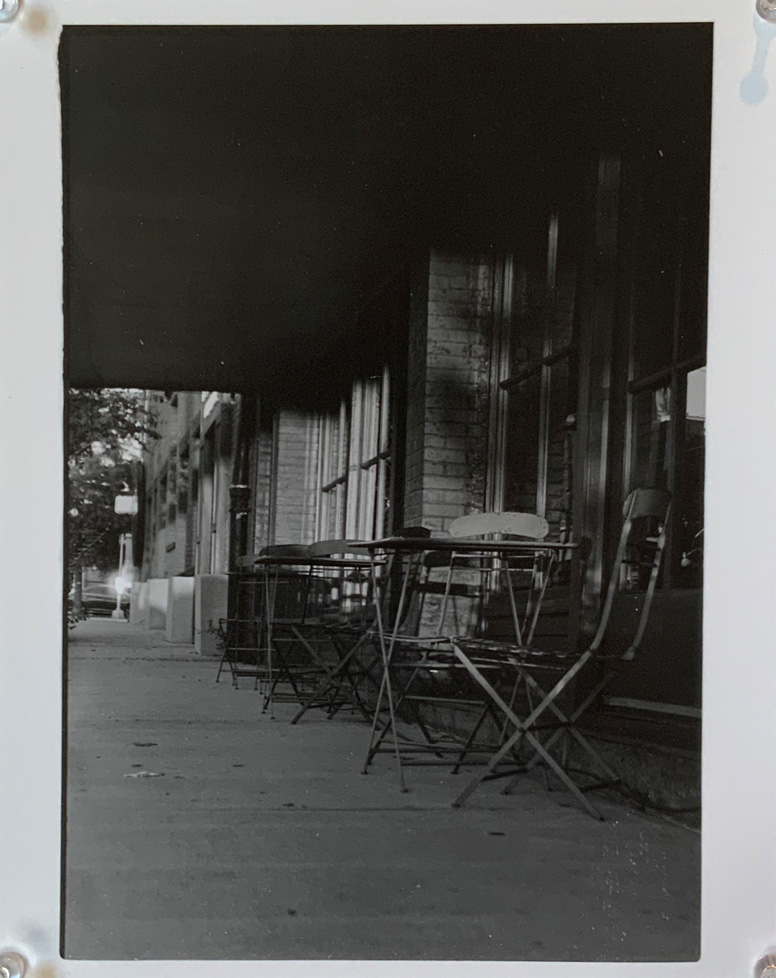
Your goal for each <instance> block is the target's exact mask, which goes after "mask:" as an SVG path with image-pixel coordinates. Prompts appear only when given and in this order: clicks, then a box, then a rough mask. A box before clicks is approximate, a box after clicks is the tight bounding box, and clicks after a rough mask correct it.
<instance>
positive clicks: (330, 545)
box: [307, 538, 369, 560]
mask: <svg viewBox="0 0 776 978" xmlns="http://www.w3.org/2000/svg"><path fill="white" fill-rule="evenodd" d="M363 542H364V541H362V540H345V539H343V538H338V539H334V540H317V541H316V542H315V543H311V544H310V546H309V547H308V548H307V554H308V556H310V557H334V556H337V557H339V556H342V555H344V554H351V555H358V556H359V557H363V559H364V560H368V558H369V551H368V550H364V549H363V547H361V548H359V547H358V544H359V543H363Z"/></svg>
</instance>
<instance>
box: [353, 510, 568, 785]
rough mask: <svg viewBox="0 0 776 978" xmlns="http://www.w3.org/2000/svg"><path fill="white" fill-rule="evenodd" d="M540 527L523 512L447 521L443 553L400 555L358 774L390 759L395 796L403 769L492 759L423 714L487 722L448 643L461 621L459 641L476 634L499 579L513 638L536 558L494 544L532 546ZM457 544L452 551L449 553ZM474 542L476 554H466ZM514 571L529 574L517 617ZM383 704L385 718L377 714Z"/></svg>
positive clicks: (489, 709)
mask: <svg viewBox="0 0 776 978" xmlns="http://www.w3.org/2000/svg"><path fill="white" fill-rule="evenodd" d="M548 529H549V527H548V524H547V521H546V520H544V519H543V518H541V517H538V516H536V515H534V514H530V513H482V514H474V515H471V516H465V517H462V518H460V519H457V520H454V521H453V523H451V525H450V527H449V529H448V534H447V536H448V538H449V539H450V540H451V541H452V542H451V544H450V545H448V546H445V547H444V548H442V547H440V545H439V544H437V546H436V549H435V548H434V541H433V540H431V541H429V549H428V550H427V551H426V552H425V553H424V552H422V551H420V552H416V553H413V554H411V555H410V556H409V558H408V560H407V563H406V566H405V567H404V572H403V578H402V585H401V586H402V593H401V599H400V601H399V603H398V609H397V611H396V614H395V615H394V617H393V618H392V619H391V621H390V624H389V627H388V628H385V627H384V628H383V639H382V640H383V642H384V643H385V645H386V650H385V663H386V667H385V669H384V675H383V681H382V684H381V688H380V694H379V698H378V703H377V708H376V710H375V714H374V718H373V724H372V736H371V739H370V745H369V750H368V752H367V757H366V760H365V763H364V772H365V773H366V771H367V770H368V768H369V766H370V765H371V763H372V761H373V760H374V757H375V756H376V754H378V753H381V752H390V753H393V754H394V755H395V757H396V760H397V764H398V766H399V777H400V784H401V786H402V790H406V786H405V783H404V776H403V772H402V765H406V766H417V765H428V764H437V765H438V764H440V763H442V764H447V763H451V756H452V758H453V762H454V763H455V767H456V769H457V767H458V766H459V765H460V764H461V763H463V761H464V759H465V757H466V756H468V755H469V754H472V753H482V752H487V753H491V752H492V749H491V748H489V747H487V746H484V745H480V744H476V743H475V742H474V737H473V736H469V737H468V739H466V740H465V741H462V740H461V738H460V736H456V735H455V734H453V733H450V732H448V731H446V730H444V729H440V727H442V725H440V724H439V723H437V724H435V725H434V726H436V728H437V729H435V730H432V723H431V721H430V720H429V717H428V715H429V713H430V712H433V711H438V710H442V711H448V712H449V711H450V710H451V709H452V710H457V711H459V710H461V709H465V710H467V711H470V710H471V708H472V707H477V708H478V709H479V711H480V712H479V716H478V719H477V721H476V724H475V733H476V731H477V730H479V728H480V726H481V725H482V723H483V721H484V719H485V718H486V716H487V715H493V716H494V717H495V716H496V711H495V710H494V708H493V704H492V703H491V702H490V700H489V699H488V697H486V696H483V694H482V691H481V690H479V689H478V688H477V687H473V686H472V684H471V683H463V684H462V683H461V682H460V679H461V678H462V676H461V674H462V672H463V669H462V664H461V663H460V662H459V661H458V660H457V659H456V658H455V656H454V654H453V650H452V646H451V644H450V636H451V635H453V634H456V632H457V630H458V629H459V628H460V623H461V621H462V620H465V621H466V623H467V634H470V635H472V636H477V635H479V634H480V633H481V631H482V628H483V626H484V616H485V613H486V609H487V601H488V599H489V597H490V596H491V595H492V594H493V592H494V591H495V590H496V586H497V585H498V583H499V580H500V581H501V584H502V590H503V591H504V592H506V594H507V595H508V596H509V604H510V608H511V613H512V614H511V619H512V624H513V627H514V629H515V639H516V640H517V639H518V638H519V637H522V634H523V630H524V628H525V624H526V622H525V615H526V614H528V615H530V614H533V611H534V610H536V605H534V606H532V604H531V599H530V593H531V591H532V587H531V585H532V583H533V584H536V583H537V581H538V578H537V569H538V568H539V567H540V566H541V565H540V562H539V560H538V558H537V553H539V552H540V551H534V550H533V549H531V550H529V551H528V552H527V553H521V554H519V555H517V556H516V555H514V554H513V555H511V556H508V557H507V556H505V555H504V554H503V553H500V552H499V550H498V546H497V543H498V540H501V539H504V540H506V539H514V538H520V539H522V540H524V541H533V542H535V543H536V544H540V542H541V541H542V540H543V539H544V537H545V536H546V535H547V532H548ZM496 538H498V540H497V539H496ZM458 539H460V540H461V547H460V550H459V549H457V548H456V547H455V540H458ZM480 541H481V542H482V548H481V549H479V548H478V547H476V546H472V544H473V543H475V542H480ZM516 565H517V566H516ZM516 570H517V571H519V572H520V573H523V574H524V573H525V572H526V571H527V572H528V575H529V578H528V582H527V588H528V592H529V598H528V600H527V601H525V602H524V613H523V614H522V615H521V614H520V612H519V610H518V605H517V601H516V597H515V580H514V577H515V571H516ZM440 573H441V574H442V579H441V580H440V579H439V574H440ZM539 600H540V599H539ZM459 633H460V632H459ZM462 685H463V687H464V689H463V690H462V688H461V687H462ZM466 693H468V695H466ZM386 702H387V704H388V715H387V716H386V715H384V713H385V711H384V709H383V708H384V706H385V703H386ZM397 721H404V723H405V724H409V725H410V727H414V728H416V729H417V730H418V731H419V733H420V735H421V738H422V739H420V740H419V739H417V737H416V738H413V737H411V736H409V735H408V734H406V733H405V732H404V731H403V730H401V729H400V727H399V725H398V723H397Z"/></svg>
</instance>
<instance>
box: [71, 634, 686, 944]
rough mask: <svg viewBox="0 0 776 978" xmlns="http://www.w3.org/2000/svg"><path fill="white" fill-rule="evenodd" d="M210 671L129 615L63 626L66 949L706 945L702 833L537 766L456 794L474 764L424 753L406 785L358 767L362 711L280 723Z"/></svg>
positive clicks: (249, 694)
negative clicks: (537, 772) (552, 788)
mask: <svg viewBox="0 0 776 978" xmlns="http://www.w3.org/2000/svg"><path fill="white" fill-rule="evenodd" d="M216 668H217V664H216V662H215V661H214V660H211V659H205V660H203V659H201V658H198V657H196V656H195V655H194V654H193V651H192V649H191V647H190V646H186V647H179V646H171V645H168V644H166V643H165V642H164V640H163V638H161V637H160V636H159V633H154V632H147V631H144V630H143V629H142V628H141V627H139V626H135V625H129V624H127V623H125V622H119V621H112V620H107V621H106V620H91V621H87V622H83V623H81V624H79V625H78V626H77V627H76V629H74V630H73V631H72V632H71V633H70V645H69V667H68V671H69V684H68V689H69V705H68V706H69V708H68V729H69V744H68V765H67V844H66V914H65V955H66V956H67V957H72V958H84V959H90V958H91V959H95V958H96V959H111V958H113V959H127V958H156V959H164V958H173V959H174V958H209V959H225V958H248V959H280V958H298V959H316V958H318V959H319V958H342V959H390V958H398V959H407V960H413V959H463V960H468V959H498V960H542V959H544V960H601V961H604V960H626V961H627V960H656V961H657V960H661V961H665V960H668V961H672V960H693V959H695V958H696V957H697V955H698V946H699V905H700V837H699V835H698V834H697V833H695V832H693V831H691V830H689V829H685V828H683V827H681V826H678V825H674V824H670V823H668V822H665V821H662V820H659V819H657V818H653V817H647V816H644V815H641V814H638V813H635V812H632V811H629V810H628V809H626V808H624V807H614V806H612V805H603V806H602V807H603V808H604V811H605V814H606V815H607V821H606V822H605V823H598V822H596V821H594V820H593V819H592V818H590V817H589V816H588V815H586V814H585V813H584V812H583V811H581V810H580V809H579V808H577V807H576V805H574V804H572V803H571V802H570V801H569V799H568V798H566V797H565V796H564V795H563V794H562V793H560V792H552V793H548V792H546V791H545V790H544V789H543V787H542V786H541V784H540V783H538V782H531V781H527V780H525V779H524V781H523V784H522V787H521V788H520V789H519V790H518V791H516V792H515V793H514V794H513V795H512V796H510V797H503V796H502V795H500V794H499V789H498V784H489V785H486V786H484V787H483V788H481V789H480V790H479V791H478V792H476V793H475V795H474V796H472V798H471V799H470V801H469V803H468V804H467V806H466V807H465V808H463V809H460V810H454V809H452V808H451V807H450V802H451V801H452V798H453V797H454V794H455V792H456V788H457V786H458V785H459V784H460V783H461V782H460V778H461V775H459V776H457V777H453V776H451V775H450V774H449V773H448V772H447V771H446V770H444V769H441V768H440V769H435V768H410V769H409V770H408V780H409V783H410V785H411V791H410V792H409V793H408V794H401V793H400V792H399V789H398V784H397V779H396V773H395V769H394V768H393V762H392V761H391V759H390V758H389V757H387V756H385V755H380V756H379V757H378V758H377V760H376V763H375V764H374V766H373V768H372V771H371V773H370V774H369V775H368V776H366V777H364V776H363V775H362V774H360V769H361V765H362V763H363V757H364V752H365V750H366V746H367V739H368V728H367V727H366V726H365V725H364V723H363V722H357V721H355V720H352V719H348V718H346V717H344V715H343V716H342V718H337V719H335V720H332V721H327V720H326V719H325V718H324V717H323V716H322V714H321V713H320V712H319V711H311V712H310V713H308V714H307V715H306V717H305V718H304V719H303V720H302V722H301V723H300V724H299V725H298V726H295V727H292V726H291V725H290V724H289V723H288V718H289V717H290V716H291V715H293V707H291V706H282V705H281V706H278V707H276V717H277V718H276V719H275V720H272V719H270V718H269V717H267V716H262V715H261V712H260V710H261V699H260V696H259V694H257V693H255V692H254V691H253V688H252V684H251V683H250V682H245V683H244V688H241V689H239V690H235V689H233V688H232V686H231V685H230V681H229V678H228V677H226V681H223V677H222V682H221V683H218V684H216V683H215V681H214V680H215V675H216ZM143 772H146V774H147V773H152V774H156V775H160V776H157V777H148V776H146V774H144V773H143ZM132 775H139V776H137V777H134V776H132ZM464 777H465V775H464Z"/></svg>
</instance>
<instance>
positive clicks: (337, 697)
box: [291, 539, 379, 723]
mask: <svg viewBox="0 0 776 978" xmlns="http://www.w3.org/2000/svg"><path fill="white" fill-rule="evenodd" d="M360 545H361V546H360ZM307 550H308V558H309V559H310V560H311V561H316V562H317V563H315V564H314V567H315V571H316V574H318V575H319V576H320V578H321V579H322V580H325V581H326V582H327V586H328V591H329V595H330V600H329V602H328V604H327V606H325V607H321V608H320V609H319V610H318V614H317V615H315V616H312V617H310V618H308V619H307V620H306V621H304V622H300V623H298V624H297V625H296V626H295V629H296V631H297V634H298V636H299V638H300V641H302V642H303V643H305V644H306V645H307V647H308V651H309V652H310V655H311V656H313V657H314V658H315V660H316V662H317V663H318V665H319V667H320V670H321V671H320V674H319V678H318V681H317V683H316V685H315V686H314V688H313V689H312V690H311V692H310V693H309V695H308V696H307V697H306V698H304V699H303V700H302V706H301V709H300V710H299V711H298V713H297V714H296V715H295V716H294V717H293V719H292V720H291V723H298V722H299V720H301V719H302V717H303V716H304V715H305V713H307V711H308V710H310V709H316V708H320V709H324V710H325V711H326V714H327V717H328V719H331V718H332V717H333V716H335V715H336V714H337V713H338V712H339V710H340V709H342V708H343V707H345V706H350V707H352V708H353V709H355V710H356V711H357V712H359V713H360V714H361V715H362V716H363V717H364V718H365V719H367V720H369V721H371V719H372V716H371V713H370V712H369V708H368V703H367V701H366V699H365V698H364V696H363V695H362V687H363V686H364V685H365V684H368V683H371V685H373V686H374V687H375V688H377V685H378V684H379V680H378V679H376V678H375V676H374V671H375V669H374V666H375V662H374V659H375V657H374V655H372V656H371V663H366V664H365V662H364V653H365V652H366V650H367V649H368V648H369V643H368V642H367V641H366V640H367V639H368V637H369V635H368V633H369V626H370V624H371V614H370V612H371V610H372V595H371V589H372V575H371V566H370V564H369V562H368V561H367V559H366V554H365V551H364V549H363V545H362V541H358V540H346V539H334V540H321V541H318V542H316V543H313V544H310V546H309V547H308V548H307Z"/></svg>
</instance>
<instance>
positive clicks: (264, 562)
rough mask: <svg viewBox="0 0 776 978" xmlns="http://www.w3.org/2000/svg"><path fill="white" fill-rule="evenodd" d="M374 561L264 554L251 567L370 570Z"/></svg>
mask: <svg viewBox="0 0 776 978" xmlns="http://www.w3.org/2000/svg"><path fill="white" fill-rule="evenodd" d="M371 566H372V561H371V560H368V559H367V558H366V557H315V556H312V555H307V556H298V557H294V556H291V555H289V556H287V557H280V556H277V557H276V556H264V557H257V558H256V559H255V560H253V561H251V564H250V567H258V568H261V567H308V568H312V567H341V568H350V569H354V568H355V569H361V570H369V569H370V567H371Z"/></svg>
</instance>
